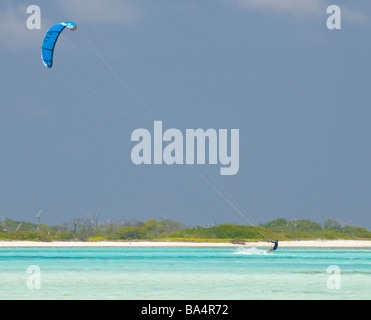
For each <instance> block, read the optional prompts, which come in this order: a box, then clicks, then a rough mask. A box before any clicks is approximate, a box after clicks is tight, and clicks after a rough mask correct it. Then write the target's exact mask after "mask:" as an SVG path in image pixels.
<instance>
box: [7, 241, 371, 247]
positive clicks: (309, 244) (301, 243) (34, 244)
mask: <svg viewBox="0 0 371 320" xmlns="http://www.w3.org/2000/svg"><path fill="white" fill-rule="evenodd" d="M241 246H244V247H270V246H271V244H269V243H267V242H246V243H245V244H233V243H228V242H226V243H220V242H183V241H179V242H176V241H97V242H83V241H53V242H36V241H0V248H12V247H13V248H15V247H22V248H26V247H29V248H30V247H46V248H53V247H107V248H109V247H241ZM279 246H280V247H281V248H371V241H366V240H310V241H306V240H305V241H304V240H303V241H281V242H280V243H279Z"/></svg>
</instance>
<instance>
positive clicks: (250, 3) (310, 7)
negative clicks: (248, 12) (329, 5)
mask: <svg viewBox="0 0 371 320" xmlns="http://www.w3.org/2000/svg"><path fill="white" fill-rule="evenodd" d="M234 1H235V2H236V3H237V4H238V5H240V6H241V7H242V8H246V9H261V10H274V11H280V12H286V13H291V14H294V15H318V14H321V12H323V8H324V6H323V5H322V4H321V1H320V0H234Z"/></svg>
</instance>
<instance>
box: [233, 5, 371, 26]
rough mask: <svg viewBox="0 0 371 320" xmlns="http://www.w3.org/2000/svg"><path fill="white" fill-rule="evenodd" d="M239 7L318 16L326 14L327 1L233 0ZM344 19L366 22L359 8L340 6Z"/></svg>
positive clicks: (310, 16) (366, 18)
mask: <svg viewBox="0 0 371 320" xmlns="http://www.w3.org/2000/svg"><path fill="white" fill-rule="evenodd" d="M233 1H234V2H235V3H237V4H238V5H239V6H240V7H241V8H244V9H252V10H254V9H255V10H269V11H275V12H281V13H287V14H290V15H292V16H296V17H307V18H316V17H317V18H318V17H323V15H324V14H326V10H327V7H328V6H329V4H328V2H327V3H325V2H324V1H323V0H233ZM340 8H341V9H342V17H343V18H344V20H346V21H349V22H352V23H356V24H366V23H368V21H369V19H368V17H367V16H366V15H365V14H364V13H363V12H362V11H360V10H357V9H352V8H350V7H349V6H348V7H344V6H340Z"/></svg>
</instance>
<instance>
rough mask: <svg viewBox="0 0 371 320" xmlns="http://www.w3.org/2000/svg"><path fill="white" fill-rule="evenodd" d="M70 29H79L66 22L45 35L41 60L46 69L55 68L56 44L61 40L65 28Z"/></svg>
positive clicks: (52, 28) (53, 27)
mask: <svg viewBox="0 0 371 320" xmlns="http://www.w3.org/2000/svg"><path fill="white" fill-rule="evenodd" d="M66 27H67V28H69V29H71V31H74V30H76V29H77V25H76V23H74V22H70V21H66V22H62V23H59V24H56V25H54V26H52V27H51V28H50V29H49V31H48V32H47V33H46V34H45V37H44V42H43V45H42V47H41V60H42V61H43V63H44V65H45V67H47V68H51V67H52V66H53V54H54V48H55V44H56V43H57V40H58V38H59V35H60V34H61V32H62V31H63V30H64V28H66Z"/></svg>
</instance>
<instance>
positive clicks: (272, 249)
mask: <svg viewBox="0 0 371 320" xmlns="http://www.w3.org/2000/svg"><path fill="white" fill-rule="evenodd" d="M270 242H272V243H274V246H273V247H272V248H270V249H269V250H268V251H267V253H271V252H272V251H276V250H277V248H278V240H276V241H270Z"/></svg>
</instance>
